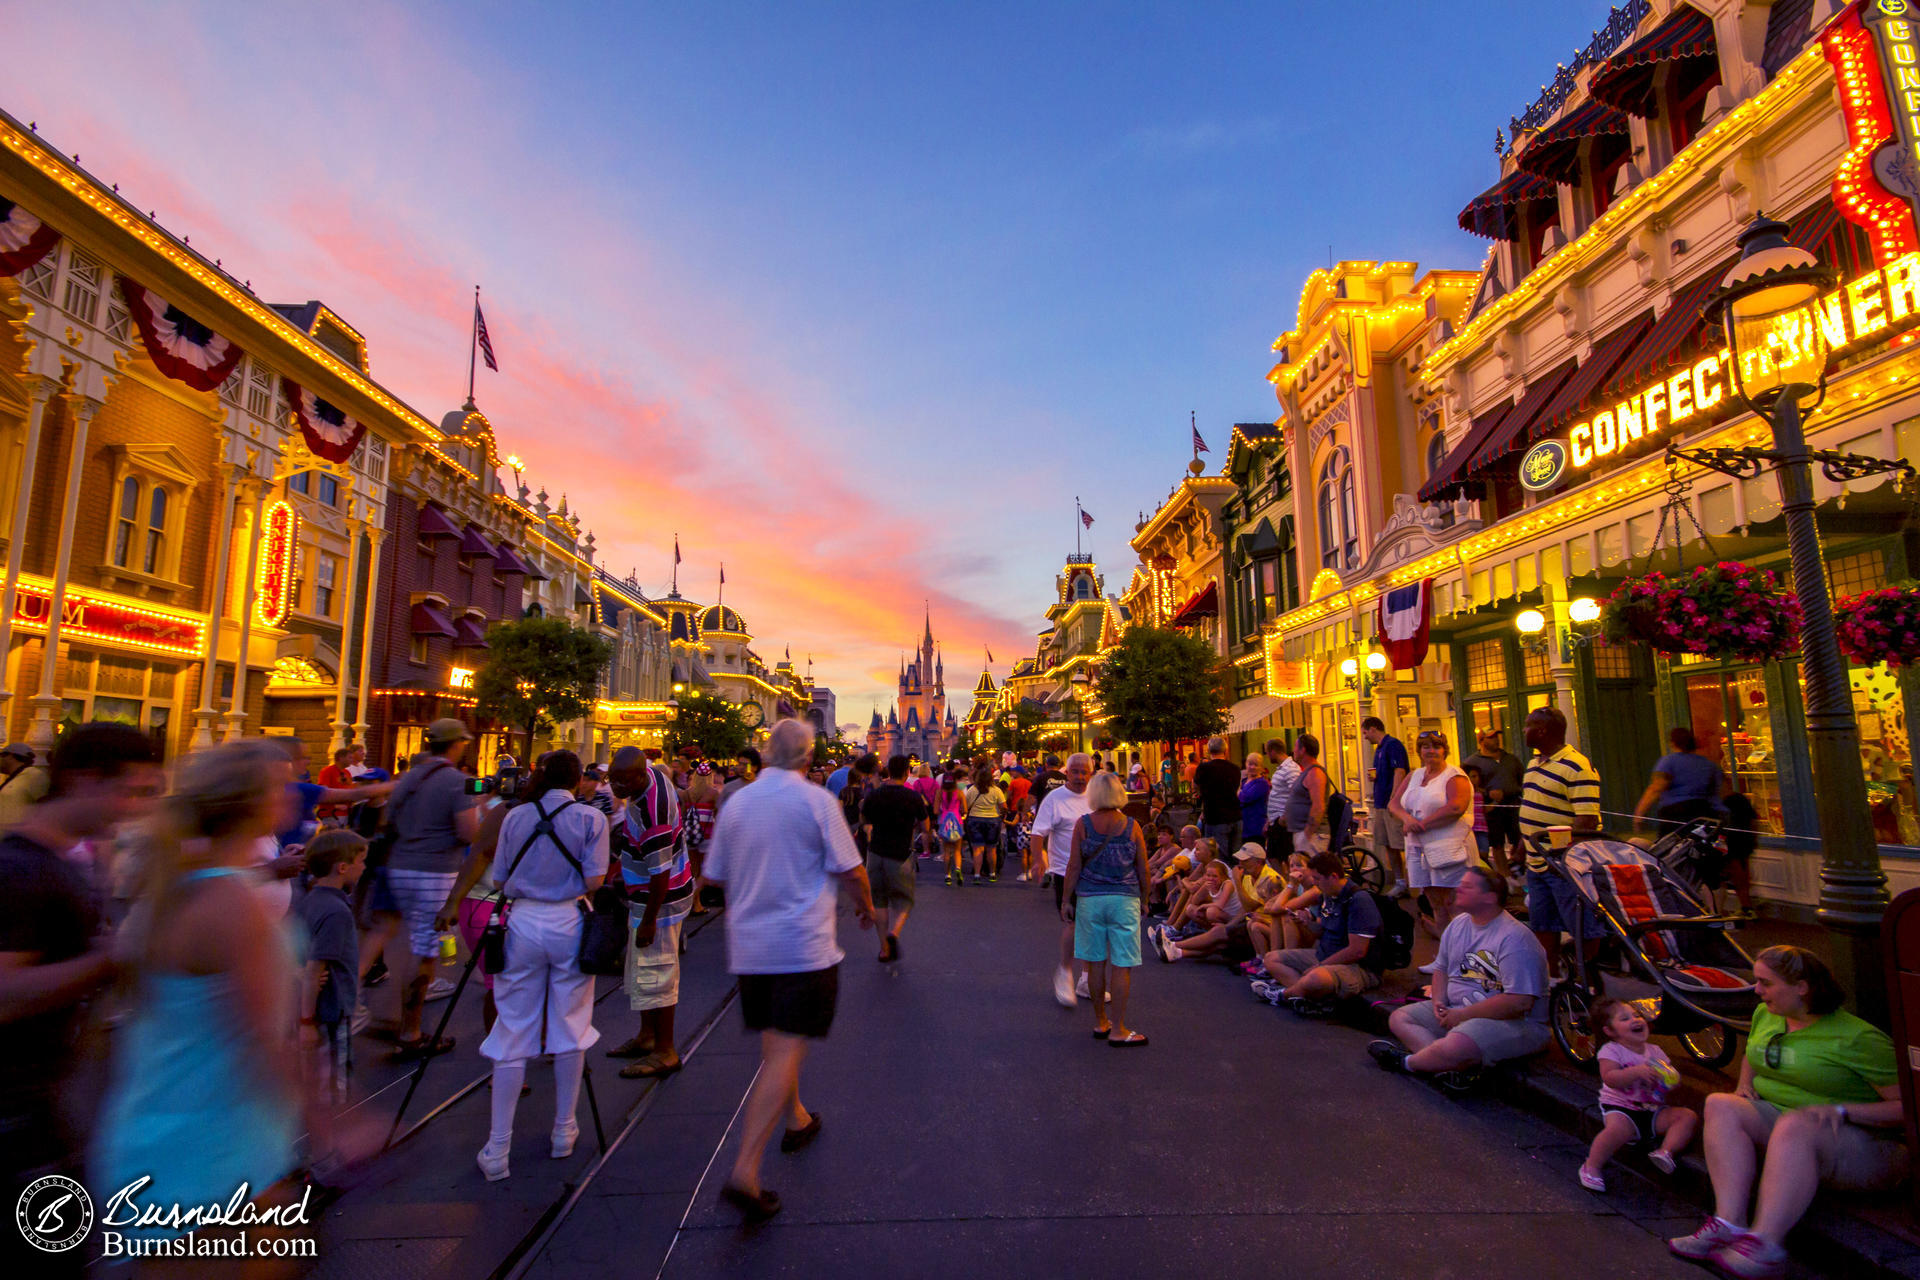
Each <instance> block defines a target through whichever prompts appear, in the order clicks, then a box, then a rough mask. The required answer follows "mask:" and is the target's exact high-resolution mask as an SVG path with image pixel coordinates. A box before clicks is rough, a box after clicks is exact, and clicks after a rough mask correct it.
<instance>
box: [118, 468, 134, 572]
mask: <svg viewBox="0 0 1920 1280" xmlns="http://www.w3.org/2000/svg"><path fill="white" fill-rule="evenodd" d="M139 520H140V481H139V480H137V479H135V478H134V477H133V476H128V477H127V478H126V479H125V480H123V481H121V482H120V516H119V519H117V520H115V521H114V524H113V562H114V563H115V564H117V565H119V566H120V567H122V568H126V567H127V562H128V560H129V559H130V558H131V557H132V555H133V535H134V528H135V526H136V525H137V524H138V522H139Z"/></svg>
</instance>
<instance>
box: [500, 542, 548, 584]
mask: <svg viewBox="0 0 1920 1280" xmlns="http://www.w3.org/2000/svg"><path fill="white" fill-rule="evenodd" d="M494 550H495V551H497V552H498V553H499V554H497V555H495V556H494V558H493V571H494V572H495V573H499V574H508V573H517V574H519V575H520V576H521V577H523V578H528V579H531V580H532V581H534V582H545V581H546V580H547V575H546V574H544V573H542V572H540V571H539V570H538V569H536V568H534V567H533V566H532V565H531V564H529V563H528V562H527V561H526V559H525V558H523V557H522V556H521V554H520V553H519V552H518V551H515V550H514V549H513V548H512V547H511V546H509V545H508V544H506V543H504V542H503V543H501V544H500V545H499V546H497V547H495V548H494Z"/></svg>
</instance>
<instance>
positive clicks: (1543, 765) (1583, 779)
mask: <svg viewBox="0 0 1920 1280" xmlns="http://www.w3.org/2000/svg"><path fill="white" fill-rule="evenodd" d="M1524 732H1525V737H1526V744H1527V747H1528V749H1529V750H1530V751H1532V752H1533V758H1532V759H1530V760H1528V761H1527V773H1526V777H1525V779H1524V780H1523V781H1522V783H1521V787H1520V836H1521V841H1522V843H1523V845H1524V846H1525V848H1526V854H1527V926H1528V927H1529V928H1531V929H1532V930H1533V932H1534V934H1535V935H1536V936H1537V937H1538V938H1539V939H1540V945H1541V946H1543V947H1545V948H1546V949H1547V963H1548V964H1549V966H1551V968H1552V969H1553V971H1554V972H1555V973H1559V972H1561V964H1560V935H1561V934H1562V933H1571V932H1572V931H1573V927H1574V921H1575V920H1576V919H1578V920H1580V922H1581V936H1582V937H1584V938H1585V939H1586V940H1587V945H1586V955H1587V958H1588V959H1589V960H1591V959H1592V958H1593V955H1594V953H1595V952H1596V951H1597V950H1598V949H1599V946H1600V927H1601V926H1600V917H1599V915H1598V914H1597V913H1596V912H1595V911H1594V910H1593V908H1592V907H1590V906H1588V905H1587V903H1586V901H1585V899H1583V898H1582V897H1581V896H1580V893H1579V891H1578V890H1576V889H1575V888H1574V887H1573V886H1572V885H1570V884H1568V883H1567V882H1566V881H1565V880H1564V879H1563V878H1562V877H1560V876H1558V875H1555V874H1554V873H1553V872H1552V871H1550V870H1549V869H1548V868H1547V860H1546V859H1545V858H1543V857H1541V856H1540V854H1539V852H1538V851H1537V850H1536V849H1535V848H1534V847H1533V843H1532V842H1533V837H1535V836H1539V837H1541V838H1542V839H1545V838H1546V834H1547V829H1548V828H1549V827H1571V828H1573V830H1574V832H1575V833H1576V834H1580V833H1589V834H1597V833H1598V832H1599V830H1600V775H1599V774H1598V773H1595V772H1594V769H1593V762H1592V761H1590V760H1588V759H1587V758H1586V757H1585V756H1583V755H1581V754H1580V753H1579V752H1578V751H1575V750H1574V749H1573V748H1572V747H1570V746H1568V745H1567V717H1566V715H1565V713H1563V712H1562V711H1561V710H1560V709H1559V708H1558V707H1538V708H1536V709H1535V710H1533V711H1531V712H1529V713H1528V715H1527V723H1526V728H1525V731H1524Z"/></svg>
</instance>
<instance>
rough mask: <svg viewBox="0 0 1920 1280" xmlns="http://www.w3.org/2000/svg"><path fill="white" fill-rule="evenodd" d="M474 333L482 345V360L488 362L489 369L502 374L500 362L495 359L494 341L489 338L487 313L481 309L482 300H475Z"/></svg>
mask: <svg viewBox="0 0 1920 1280" xmlns="http://www.w3.org/2000/svg"><path fill="white" fill-rule="evenodd" d="M473 333H474V337H475V338H476V339H477V340H478V341H479V343H480V358H481V359H482V360H485V361H486V362H487V368H489V369H491V370H493V371H494V372H495V373H498V372H500V362H499V361H498V360H495V359H494V358H493V339H492V338H490V337H488V336H487V313H486V312H484V311H482V310H481V309H480V299H478V298H475V299H474V300H473Z"/></svg>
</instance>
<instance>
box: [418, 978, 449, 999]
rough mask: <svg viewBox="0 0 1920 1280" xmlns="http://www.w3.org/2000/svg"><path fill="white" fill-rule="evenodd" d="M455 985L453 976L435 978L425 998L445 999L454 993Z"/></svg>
mask: <svg viewBox="0 0 1920 1280" xmlns="http://www.w3.org/2000/svg"><path fill="white" fill-rule="evenodd" d="M453 987H454V982H453V979H452V978H435V979H434V980H433V982H432V984H431V985H429V986H428V987H427V994H426V997H425V998H426V999H427V1000H429V1001H433V1000H445V999H446V998H447V997H448V996H450V995H452V994H453Z"/></svg>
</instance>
